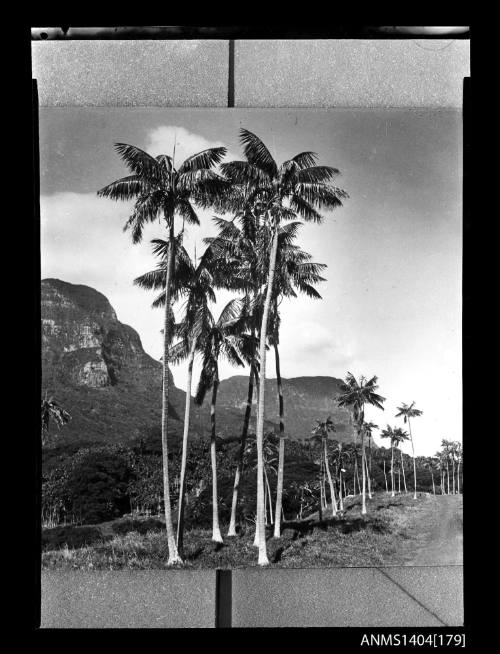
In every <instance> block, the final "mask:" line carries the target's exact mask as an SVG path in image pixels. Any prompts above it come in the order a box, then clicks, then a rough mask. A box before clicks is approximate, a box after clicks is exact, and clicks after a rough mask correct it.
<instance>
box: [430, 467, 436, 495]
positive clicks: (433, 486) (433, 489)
mask: <svg viewBox="0 0 500 654" xmlns="http://www.w3.org/2000/svg"><path fill="white" fill-rule="evenodd" d="M431 478H432V494H433V495H435V494H436V487H435V485H434V474H433V472H432V468H431Z"/></svg>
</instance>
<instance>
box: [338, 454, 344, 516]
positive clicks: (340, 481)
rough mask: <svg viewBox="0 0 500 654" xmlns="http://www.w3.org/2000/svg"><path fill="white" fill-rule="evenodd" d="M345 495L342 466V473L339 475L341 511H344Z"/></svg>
mask: <svg viewBox="0 0 500 654" xmlns="http://www.w3.org/2000/svg"><path fill="white" fill-rule="evenodd" d="M344 494H345V491H344V493H343V492H342V464H341V465H340V473H339V508H340V510H341V511H343V510H344V499H343V496H344Z"/></svg>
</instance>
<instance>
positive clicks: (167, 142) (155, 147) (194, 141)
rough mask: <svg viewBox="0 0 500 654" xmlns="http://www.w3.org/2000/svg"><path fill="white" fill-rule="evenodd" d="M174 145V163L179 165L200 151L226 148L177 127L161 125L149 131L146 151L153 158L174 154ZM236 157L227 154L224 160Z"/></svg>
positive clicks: (220, 143) (218, 142)
mask: <svg viewBox="0 0 500 654" xmlns="http://www.w3.org/2000/svg"><path fill="white" fill-rule="evenodd" d="M174 145H175V162H176V164H179V163H180V162H182V161H184V160H185V159H187V158H188V157H191V156H193V154H196V153H197V152H201V151H202V150H208V149H209V148H217V147H226V148H227V145H226V144H225V143H223V142H222V141H209V140H208V139H206V138H205V137H204V136H201V135H200V134H195V133H194V132H190V131H188V130H187V129H186V128H185V127H180V126H178V125H162V126H160V127H156V128H155V129H153V130H151V132H150V133H149V136H148V141H147V146H146V151H147V152H149V153H150V154H152V155H153V156H155V157H156V156H158V155H159V154H168V155H170V156H172V155H173V153H174ZM238 158H240V157H238V155H235V154H232V153H230V152H228V154H227V156H226V159H227V160H230V159H238Z"/></svg>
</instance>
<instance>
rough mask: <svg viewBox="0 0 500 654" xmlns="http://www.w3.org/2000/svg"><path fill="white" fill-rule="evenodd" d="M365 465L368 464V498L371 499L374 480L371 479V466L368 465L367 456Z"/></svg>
mask: <svg viewBox="0 0 500 654" xmlns="http://www.w3.org/2000/svg"><path fill="white" fill-rule="evenodd" d="M365 466H366V479H367V482H368V498H369V499H370V500H371V499H372V482H371V479H370V468H369V466H368V458H367V457H365Z"/></svg>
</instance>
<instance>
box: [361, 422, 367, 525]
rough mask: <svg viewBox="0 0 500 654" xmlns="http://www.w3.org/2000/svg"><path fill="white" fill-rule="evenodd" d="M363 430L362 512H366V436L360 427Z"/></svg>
mask: <svg viewBox="0 0 500 654" xmlns="http://www.w3.org/2000/svg"><path fill="white" fill-rule="evenodd" d="M360 432H361V472H362V475H363V493H362V500H361V514H362V515H365V514H366V455H365V437H364V434H363V429H362V428H361V429H360Z"/></svg>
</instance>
